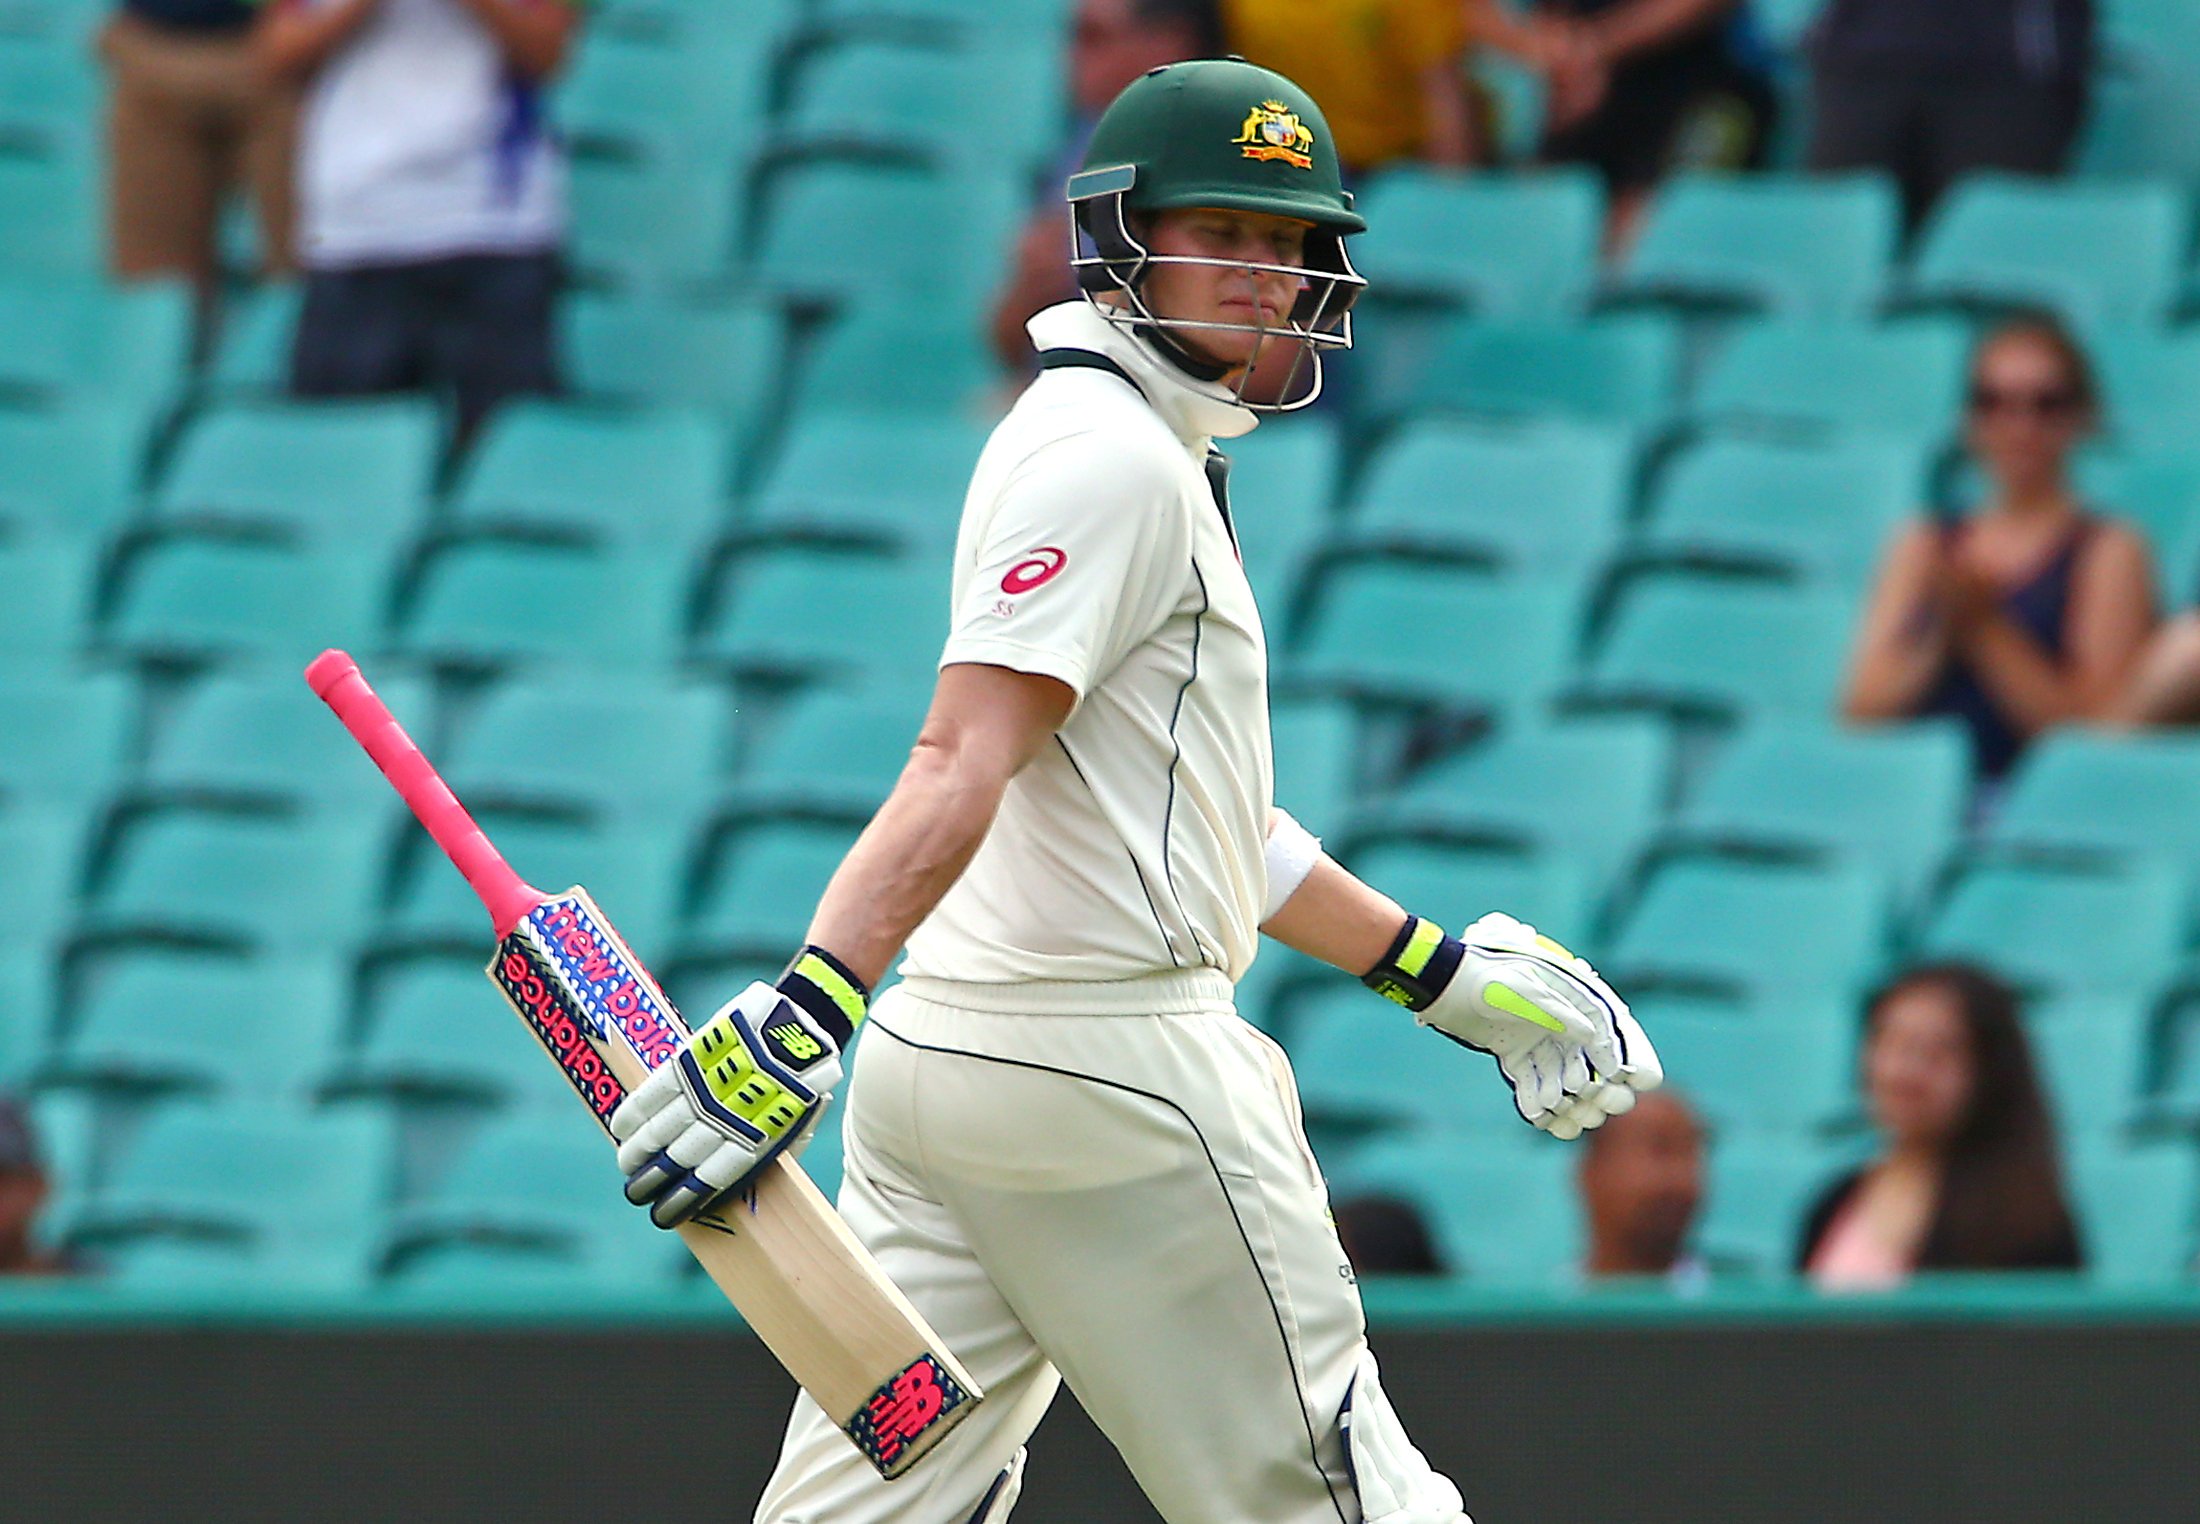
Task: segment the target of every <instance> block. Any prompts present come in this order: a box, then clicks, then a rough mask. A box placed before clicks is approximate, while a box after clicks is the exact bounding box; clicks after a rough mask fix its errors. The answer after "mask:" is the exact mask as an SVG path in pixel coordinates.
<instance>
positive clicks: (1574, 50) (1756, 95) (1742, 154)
mask: <svg viewBox="0 0 2200 1524" xmlns="http://www.w3.org/2000/svg"><path fill="white" fill-rule="evenodd" d="M1471 3H1472V4H1473V6H1474V8H1475V9H1476V10H1477V11H1478V12H1479V15H1478V17H1477V24H1476V27H1475V34H1476V37H1477V39H1478V40H1480V41H1482V42H1484V43H1486V44H1488V45H1490V46H1493V47H1495V48H1497V49H1499V50H1500V51H1503V52H1509V53H1512V54H1514V55H1515V56H1516V57H1519V58H1521V59H1522V61H1523V62H1525V63H1527V64H1529V65H1530V66H1531V67H1533V68H1536V69H1538V70H1540V71H1541V72H1542V74H1543V76H1544V80H1545V85H1546V94H1545V97H1544V136H1543V146H1542V149H1541V157H1542V158H1543V159H1544V160H1545V161H1546V162H1549V163H1554V164H1586V165H1589V166H1591V167H1592V168H1594V169H1595V170H1596V171H1597V172H1598V173H1599V174H1601V175H1602V176H1603V178H1604V184H1605V189H1606V190H1607V192H1608V193H1609V194H1610V196H1611V216H1610V220H1609V222H1608V224H1607V227H1606V238H1605V244H1606V249H1607V252H1610V253H1614V254H1616V253H1618V252H1620V251H1621V250H1623V249H1624V248H1625V246H1626V244H1627V243H1628V241H1629V239H1630V237H1631V236H1632V234H1633V232H1634V229H1635V227H1636V224H1637V223H1638V221H1639V220H1640V218H1641V215H1642V211H1643V209H1644V207H1645V206H1646V205H1647V204H1648V202H1649V198H1650V195H1651V193H1652V192H1653V191H1655V190H1656V188H1657V185H1658V182H1659V181H1661V180H1663V179H1664V178H1665V177H1666V176H1667V175H1669V174H1672V173H1674V172H1676V171H1679V170H1690V169H1699V170H1733V169H1757V168H1761V167H1762V166H1763V164H1764V160H1765V147H1766V143H1767V140H1768V139H1769V137H1770V135H1771V130H1772V123H1773V118H1774V116H1775V115H1776V114H1777V111H1778V106H1779V97H1778V95H1777V94H1776V93H1775V91H1774V89H1773V86H1772V73H1771V71H1772V61H1771V58H1770V55H1769V54H1768V53H1767V51H1766V49H1765V46H1764V43H1763V41H1762V40H1761V39H1760V38H1759V36H1758V34H1757V29H1756V25H1755V21H1754V18H1753V17H1752V15H1751V13H1750V10H1749V6H1748V4H1747V0H1534V4H1533V7H1532V9H1531V10H1530V11H1529V13H1528V14H1527V15H1526V16H1524V17H1522V18H1518V19H1515V18H1511V17H1508V16H1506V15H1505V14H1504V3H1505V0H1471Z"/></svg>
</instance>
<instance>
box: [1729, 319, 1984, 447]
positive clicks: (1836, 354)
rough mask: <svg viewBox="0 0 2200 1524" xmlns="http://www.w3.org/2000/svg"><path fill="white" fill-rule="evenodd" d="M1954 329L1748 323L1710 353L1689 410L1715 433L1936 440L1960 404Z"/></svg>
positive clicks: (1964, 342) (1930, 324)
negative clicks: (1838, 432) (1830, 433)
mask: <svg viewBox="0 0 2200 1524" xmlns="http://www.w3.org/2000/svg"><path fill="white" fill-rule="evenodd" d="M1968 347H1969V340H1968V339H1967V338H1966V336H1965V334H1964V332H1963V330H1962V328H1961V327H1960V326H1958V325H1955V324H1952V323H1947V322H1943V321H1940V320H1937V319H1911V320H1906V321H1904V322H1900V323H1894V324H1889V325H1887V326H1885V327H1878V328H1870V327H1865V326H1862V325H1860V324H1858V325H1850V324H1820V323H1802V322H1787V321H1780V320H1774V321H1766V322H1759V323H1749V324H1746V325H1744V326H1742V327H1741V328H1739V329H1737V330H1736V331H1735V333H1734V335H1733V337H1732V338H1731V339H1730V340H1729V341H1728V342H1727V343H1726V345H1725V346H1724V347H1723V348H1722V349H1720V350H1719V352H1718V353H1717V354H1716V355H1714V356H1713V357H1712V359H1711V360H1710V362H1709V363H1708V364H1707V366H1706V367H1705V370H1704V373H1703V376H1702V378H1701V380H1700V381H1699V382H1698V385H1697V389H1696V396H1695V399H1694V402H1693V404H1692V405H1691V408H1690V412H1691V414H1692V415H1693V416H1694V418H1695V419H1696V420H1697V421H1698V422H1699V423H1701V424H1704V425H1707V426H1709V427H1712V428H1715V429H1728V430H1731V429H1750V428H1758V429H1762V428H1773V429H1780V428H1789V429H1794V428H1802V429H1810V430H1824V429H1863V430H1874V431H1879V432H1884V433H1889V434H1895V435H1904V436H1908V437H1910V438H1914V439H1918V440H1920V441H1924V442H1937V441H1938V440H1940V439H1941V438H1943V437H1944V436H1945V435H1946V434H1947V433H1948V431H1949V430H1950V429H1952V428H1953V427H1954V426H1955V423H1956V419H1957V415H1958V413H1959V412H1960V410H1961V408H1962V406H1963V393H1964V385H1965V379H1964V370H1963V366H1964V359H1965V356H1966V353H1967V351H1968Z"/></svg>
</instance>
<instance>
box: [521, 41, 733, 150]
mask: <svg viewBox="0 0 2200 1524" xmlns="http://www.w3.org/2000/svg"><path fill="white" fill-rule="evenodd" d="M694 9H698V10H701V9H708V7H694ZM742 30H743V29H742V28H731V29H726V30H721V31H714V32H713V33H711V34H710V35H708V36H706V37H689V38H685V39H682V40H681V41H680V42H679V43H677V44H674V43H673V42H672V41H671V40H670V39H666V40H662V41H643V40H639V39H636V38H633V37H626V36H621V35H619V34H618V33H617V32H603V31H599V30H598V29H596V28H593V27H591V28H590V29H589V34H588V35H587V36H585V37H584V38H583V40H582V42H581V45H580V46H579V48H578V49H576V50H575V53H574V58H573V66H572V69H571V71H570V72H569V73H567V74H566V76H565V77H564V78H563V79H562V80H561V81H560V82H559V85H558V92H557V106H556V109H557V118H558V125H559V126H560V127H561V128H563V129H564V133H565V137H566V140H567V142H568V143H569V144H570V145H571V146H572V150H573V153H574V154H575V156H576V157H578V158H582V159H594V158H612V159H629V160H635V159H648V158H652V157H665V156H670V155H676V154H679V153H681V152H692V153H694V154H696V155H697V157H698V158H699V159H717V160H720V161H724V160H730V159H732V158H733V157H734V156H736V155H737V154H739V153H741V152H743V151H744V150H746V151H751V152H753V151H754V147H755V144H756V141H757V139H758V137H759V135H760V133H761V131H762V129H763V124H764V120H765V117H766V115H767V112H768V109H769V106H770V101H769V93H770V89H771V77H770V76H771V65H772V54H771V40H770V39H769V38H768V37H765V36H763V35H761V30H762V29H761V28H759V34H758V35H756V36H755V37H754V40H749V39H747V38H744V37H743V36H742V35H741V33H742Z"/></svg>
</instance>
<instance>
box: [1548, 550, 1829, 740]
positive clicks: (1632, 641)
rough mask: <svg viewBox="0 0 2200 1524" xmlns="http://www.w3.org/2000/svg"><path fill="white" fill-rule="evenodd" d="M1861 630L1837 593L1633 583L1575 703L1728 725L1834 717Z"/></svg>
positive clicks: (1670, 579)
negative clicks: (1762, 717) (1772, 717)
mask: <svg viewBox="0 0 2200 1524" xmlns="http://www.w3.org/2000/svg"><path fill="white" fill-rule="evenodd" d="M1853 625H1854V614H1853V609H1852V605H1851V603H1850V600H1849V599H1847V598H1846V597H1843V596H1841V595H1839V594H1837V593H1829V592H1823V591H1818V590H1812V589H1789V588H1779V587H1767V586H1764V585H1761V584H1757V583H1750V582H1734V581H1728V580H1721V579H1714V578H1696V577H1680V576H1671V575H1661V576H1655V577H1638V578H1634V579H1632V580H1631V581H1630V583H1629V585H1628V587H1627V589H1626V591H1625V593H1624V594H1623V595H1622V596H1621V598H1620V601H1619V604H1618V606H1617V608H1616V609H1615V610H1614V612H1613V614H1612V616H1611V623H1610V626H1609V627H1608V628H1607V629H1606V630H1605V631H1604V633H1603V636H1602V637H1601V639H1599V640H1598V642H1597V644H1596V649H1595V652H1594V654H1593V656H1592V657H1591V659H1590V662H1589V665H1588V672H1587V675H1586V677H1585V678H1584V680H1583V681H1582V683H1581V685H1580V686H1579V687H1578V688H1577V689H1576V690H1575V692H1574V694H1573V701H1574V702H1575V703H1576V704H1577V705H1579V706H1581V707H1584V708H1590V709H1639V708H1647V709H1655V710H1661V711H1665V712H1667V713H1671V714H1674V715H1677V716H1680V717H1682V718H1696V717H1703V718H1710V719H1716V720H1722V721H1731V720H1735V719H1739V718H1743V717H1746V716H1749V715H1752V714H1793V715H1823V714H1830V713H1832V712H1833V703H1834V693H1835V689H1836V687H1837V686H1838V683H1839V681H1840V677H1841V671H1842V666H1843V663H1844V662H1845V660H1846V658H1847V654H1848V645H1849V639H1850V636H1851V634H1852V630H1853Z"/></svg>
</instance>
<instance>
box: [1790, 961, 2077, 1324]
mask: <svg viewBox="0 0 2200 1524" xmlns="http://www.w3.org/2000/svg"><path fill="white" fill-rule="evenodd" d="M1864 1090H1865V1097H1866V1100H1867V1102H1868V1104H1869V1106H1870V1109H1871V1115H1872V1121H1873V1123H1874V1125H1875V1126H1877V1128H1878V1129H1879V1134H1880V1137H1881V1139H1882V1140H1883V1142H1882V1148H1883V1151H1882V1152H1881V1154H1880V1156H1879V1157H1878V1158H1877V1159H1875V1160H1873V1161H1872V1162H1871V1163H1869V1164H1867V1165H1865V1166H1864V1167H1863V1168H1861V1169H1858V1170H1855V1171H1852V1172H1851V1173H1849V1174H1847V1175H1844V1176H1842V1177H1841V1179H1839V1180H1837V1181H1835V1182H1834V1184H1833V1185H1832V1186H1831V1187H1830V1188H1828V1189H1827V1191H1826V1192H1825V1194H1824V1195H1822V1196H1821V1197H1820V1198H1819V1199H1818V1202H1817V1204H1816V1205H1815V1206H1814V1207H1813V1208H1812V1209H1811V1213H1810V1217H1809V1219H1808V1221H1807V1223H1806V1225H1805V1227H1804V1230H1803V1238H1802V1243H1801V1244H1800V1245H1799V1246H1798V1248H1797V1250H1796V1255H1795V1265H1796V1269H1797V1270H1798V1271H1800V1272H1802V1273H1803V1274H1805V1275H1808V1276H1809V1277H1810V1279H1811V1281H1812V1282H1813V1283H1814V1284H1815V1285H1817V1286H1818V1287H1819V1288H1820V1289H1822V1290H1827V1291H1859V1290H1877V1289H1883V1288H1887V1287H1892V1286H1897V1285H1900V1284H1901V1283H1902V1282H1903V1281H1905V1280H1907V1279H1909V1277H1910V1276H1911V1274H1912V1273H1914V1272H1916V1271H1919V1270H2075V1269H2078V1268H2079V1267H2080V1265H2081V1263H2082V1255H2081V1254H2080V1251H2079V1248H2078V1237H2077V1231H2076V1229H2075V1228H2074V1227H2073V1226H2072V1224H2071V1218H2070V1208H2069V1205H2068V1204H2067V1203H2066V1202H2065V1200H2064V1198H2063V1189H2062V1174H2061V1170H2060V1169H2059V1167H2058V1165H2057V1163H2056V1158H2055V1136H2054V1125H2053V1123H2052V1122H2051V1121H2050V1120H2049V1119H2048V1114H2047V1106H2046V1103H2045V1102H2044V1101H2043V1100H2042V1099H2041V1096H2040V1086H2039V1079H2038V1076H2037V1075H2036V1074H2035V1072H2034V1070H2033V1066H2032V1058H2031V1053H2030V1050H2029V1049H2028V1048H2027V1047H2026V1044H2025V1040H2024V1029H2023V1027H2022V1026H2020V1025H2019V1024H2018V1021H2017V1000H2016V996H2015V994H2014V993H2013V992H2012V991H2011V990H2010V989H2009V987H2008V986H2007V985H2005V984H2003V983H2002V982H2001V981H2000V980H1999V979H1996V978H1994V977H1993V976H1992V975H1991V974H1988V973H1985V972H1984V971H1982V970H1980V969H1976V968H1971V967H1968V966H1966V965H1963V964H1953V963H1943V964H1931V965H1927V966H1924V967H1921V968H1916V969H1912V970H1911V971H1910V972H1908V973H1906V974H1904V975H1902V976H1901V977H1900V978H1899V979H1896V980H1895V981H1894V982H1893V983H1892V984H1890V985H1888V986H1887V987H1886V988H1885V989H1883V990H1881V991H1880V992H1879V993H1878V994H1877V995H1875V996H1874V997H1873V998H1872V1000H1871V1002H1870V1005H1869V1006H1868V1008H1867V1011H1866V1015H1865V1027H1864Z"/></svg>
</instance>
